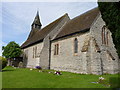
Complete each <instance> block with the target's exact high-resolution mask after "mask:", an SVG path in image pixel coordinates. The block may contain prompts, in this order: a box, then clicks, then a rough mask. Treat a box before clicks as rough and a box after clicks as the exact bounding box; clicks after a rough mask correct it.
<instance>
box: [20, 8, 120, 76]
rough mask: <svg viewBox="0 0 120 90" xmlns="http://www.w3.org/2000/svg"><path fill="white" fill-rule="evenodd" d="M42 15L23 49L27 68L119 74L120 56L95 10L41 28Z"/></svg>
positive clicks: (96, 9)
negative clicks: (119, 56) (119, 61)
mask: <svg viewBox="0 0 120 90" xmlns="http://www.w3.org/2000/svg"><path fill="white" fill-rule="evenodd" d="M41 27H42V24H41V22H40V18H39V13H38V12H37V15H36V16H35V19H34V21H33V23H32V25H31V32H30V34H29V36H28V38H27V40H26V41H25V42H24V43H23V44H22V46H21V48H22V50H23V52H24V54H23V63H24V67H26V68H35V67H36V66H40V67H41V68H42V69H53V70H58V71H68V72H74V73H81V74H97V75H100V74H105V73H109V74H114V73H118V71H119V69H118V59H119V58H118V54H117V52H116V49H115V45H114V44H113V39H112V36H111V35H112V33H111V32H110V30H109V29H108V28H107V26H106V24H105V22H104V21H103V19H102V17H101V13H100V11H99V8H94V9H92V10H90V11H87V12H85V13H83V14H82V15H79V16H77V17H75V18H73V19H70V17H69V16H68V14H67V13H66V14H64V15H63V16H61V17H60V18H58V19H57V20H55V21H53V22H51V23H50V24H49V25H47V26H45V27H44V28H41Z"/></svg>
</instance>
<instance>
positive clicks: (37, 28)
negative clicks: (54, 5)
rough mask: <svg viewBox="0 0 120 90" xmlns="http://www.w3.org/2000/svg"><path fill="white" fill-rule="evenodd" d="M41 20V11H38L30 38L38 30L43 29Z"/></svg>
mask: <svg viewBox="0 0 120 90" xmlns="http://www.w3.org/2000/svg"><path fill="white" fill-rule="evenodd" d="M41 26H42V24H41V22H40V18H39V12H38V11H37V14H36V16H35V19H34V21H33V23H32V25H31V32H30V34H29V36H28V39H29V38H31V37H32V36H33V35H34V34H35V33H36V32H37V31H38V30H40V29H41Z"/></svg>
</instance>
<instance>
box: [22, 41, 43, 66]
mask: <svg viewBox="0 0 120 90" xmlns="http://www.w3.org/2000/svg"><path fill="white" fill-rule="evenodd" d="M36 47H37V53H36V55H35V52H34V58H33V48H36ZM42 47H43V43H42V42H41V43H39V44H36V45H34V46H30V47H28V48H25V49H24V50H23V51H24V62H26V67H27V68H35V66H38V65H39V63H40V62H39V54H40V52H41V50H42Z"/></svg>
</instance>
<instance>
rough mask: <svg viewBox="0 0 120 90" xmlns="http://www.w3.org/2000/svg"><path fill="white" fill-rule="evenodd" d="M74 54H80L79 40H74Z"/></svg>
mask: <svg viewBox="0 0 120 90" xmlns="http://www.w3.org/2000/svg"><path fill="white" fill-rule="evenodd" d="M74 53H78V40H77V38H75V39H74Z"/></svg>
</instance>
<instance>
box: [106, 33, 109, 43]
mask: <svg viewBox="0 0 120 90" xmlns="http://www.w3.org/2000/svg"><path fill="white" fill-rule="evenodd" d="M108 39H109V33H108V32H107V33H106V45H108Z"/></svg>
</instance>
